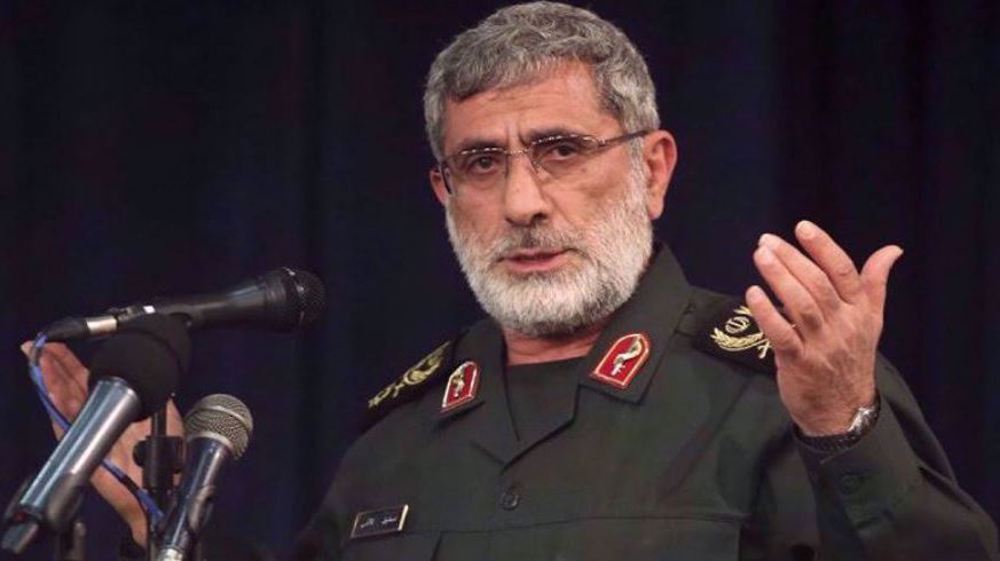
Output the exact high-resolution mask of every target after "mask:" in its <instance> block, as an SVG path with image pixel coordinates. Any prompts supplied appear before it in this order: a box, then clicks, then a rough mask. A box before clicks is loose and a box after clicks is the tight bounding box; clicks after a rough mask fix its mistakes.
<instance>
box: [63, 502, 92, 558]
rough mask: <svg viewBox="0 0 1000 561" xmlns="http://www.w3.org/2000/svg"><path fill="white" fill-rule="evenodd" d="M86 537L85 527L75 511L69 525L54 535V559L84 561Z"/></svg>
mask: <svg viewBox="0 0 1000 561" xmlns="http://www.w3.org/2000/svg"><path fill="white" fill-rule="evenodd" d="M86 537H87V527H86V526H85V525H84V524H83V520H82V519H80V514H79V512H77V513H76V515H75V516H73V518H72V520H70V523H69V526H68V527H67V528H66V529H65V530H63V531H62V532H59V534H58V535H56V551H55V561H85V559H86V554H87V547H86V545H87V544H86Z"/></svg>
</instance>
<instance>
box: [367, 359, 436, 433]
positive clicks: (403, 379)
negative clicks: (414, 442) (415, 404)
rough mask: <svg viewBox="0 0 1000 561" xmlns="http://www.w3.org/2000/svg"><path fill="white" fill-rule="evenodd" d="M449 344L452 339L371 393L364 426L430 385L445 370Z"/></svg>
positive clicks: (374, 421) (372, 423) (377, 419)
mask: <svg viewBox="0 0 1000 561" xmlns="http://www.w3.org/2000/svg"><path fill="white" fill-rule="evenodd" d="M453 347H454V345H453V341H448V342H446V343H444V344H443V345H441V346H440V347H438V348H436V349H434V350H433V351H431V352H430V354H428V355H427V356H425V357H424V358H422V359H421V360H420V362H418V363H416V364H414V365H413V366H411V367H410V369H409V370H407V371H406V372H404V373H403V375H402V376H400V377H399V379H398V380H395V381H393V382H392V383H391V384H389V385H388V386H386V387H384V388H382V391H380V392H378V393H377V394H375V395H374V396H372V398H371V399H369V400H368V407H367V414H366V415H365V423H364V426H365V428H367V427H370V426H371V425H374V424H375V423H376V422H377V421H379V420H380V419H381V418H382V417H385V416H386V415H387V414H388V413H389V411H391V410H392V409H393V408H395V407H397V406H399V405H401V404H403V403H406V402H409V401H412V400H414V399H416V398H417V397H418V396H419V395H421V394H422V393H423V392H424V390H425V389H426V388H428V387H430V385H431V384H429V383H428V382H430V381H432V380H434V379H435V378H436V377H437V376H438V375H440V374H441V373H442V372H446V371H447V368H444V367H446V366H448V365H449V364H451V361H452V357H451V355H452V350H453Z"/></svg>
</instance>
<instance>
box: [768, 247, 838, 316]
mask: <svg viewBox="0 0 1000 561" xmlns="http://www.w3.org/2000/svg"><path fill="white" fill-rule="evenodd" d="M759 244H760V245H761V246H764V247H767V248H769V249H770V250H771V251H773V252H774V254H775V255H777V256H778V259H780V260H781V262H782V263H784V265H785V267H786V268H788V271H789V272H790V273H791V274H792V275H793V276H794V277H795V278H796V279H798V281H799V282H800V283H802V285H803V286H804V287H805V288H806V290H808V291H809V294H810V295H812V297H813V299H814V300H815V301H816V303H817V304H819V305H820V307H821V308H823V310H829V311H832V310H836V309H837V307H838V306H840V304H841V303H842V300H841V299H840V294H838V293H837V289H835V288H834V287H833V285H832V284H831V283H830V278H829V277H827V276H826V273H824V272H823V270H822V269H820V268H819V267H818V266H817V265H816V264H815V263H813V262H812V260H810V259H809V258H808V257H806V256H805V255H803V254H802V252H801V251H799V250H798V249H797V248H796V247H795V246H793V245H792V244H790V243H788V242H786V241H785V240H783V239H781V238H780V237H778V236H775V235H774V234H764V235H763V236H761V237H760V242H759Z"/></svg>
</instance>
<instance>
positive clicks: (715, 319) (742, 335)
mask: <svg viewBox="0 0 1000 561" xmlns="http://www.w3.org/2000/svg"><path fill="white" fill-rule="evenodd" d="M693 344H694V347H695V348H697V349H699V350H701V351H704V352H705V353H708V354H710V355H712V356H716V357H719V358H722V359H725V360H732V361H735V362H739V363H740V364H743V365H744V366H748V367H750V368H753V369H754V370H757V371H759V372H767V373H774V372H775V370H776V366H775V364H774V349H773V348H771V342H770V341H768V339H767V337H765V336H764V332H763V331H761V329H760V327H758V326H757V322H756V320H754V318H753V313H751V312H750V308H749V307H747V305H746V304H744V303H743V301H742V300H739V299H733V300H731V301H729V302H726V303H725V305H723V306H719V307H717V308H716V309H715V310H714V311H713V312H712V313H710V314H709V315H708V317H707V319H706V321H705V323H704V324H703V327H702V329H700V330H699V332H698V333H697V335H695V338H694V342H693Z"/></svg>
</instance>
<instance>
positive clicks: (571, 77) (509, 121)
mask: <svg viewBox="0 0 1000 561" xmlns="http://www.w3.org/2000/svg"><path fill="white" fill-rule="evenodd" d="M617 123H618V121H617V119H615V117H614V116H613V115H611V114H610V113H609V112H608V111H607V110H606V109H604V108H603V107H602V104H601V102H600V96H599V94H598V92H597V88H596V87H595V85H594V79H593V75H592V73H591V71H590V68H589V67H588V66H587V65H585V64H583V63H566V64H560V65H558V66H555V67H554V68H552V70H550V71H548V72H546V73H545V74H543V75H542V76H541V77H539V78H537V79H535V80H531V81H529V82H527V83H524V84H518V85H515V86H509V87H503V88H493V89H490V90H486V91H483V92H480V93H478V94H475V95H473V96H470V97H468V98H466V99H463V100H461V101H456V100H451V99H449V100H448V101H447V102H446V103H445V111H444V129H443V130H444V151H445V153H446V154H447V153H451V152H453V151H454V150H455V148H456V147H457V146H459V145H461V144H464V143H466V142H467V141H468V140H470V139H473V138H474V139H477V140H490V141H493V142H495V143H496V144H497V145H509V144H510V143H511V141H512V140H513V139H514V138H521V139H522V140H523V139H524V138H526V137H528V136H530V134H531V132H532V131H536V130H552V129H565V130H569V131H576V132H581V133H588V134H600V133H604V132H607V131H609V130H613V129H614V127H615V126H616V125H617Z"/></svg>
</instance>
